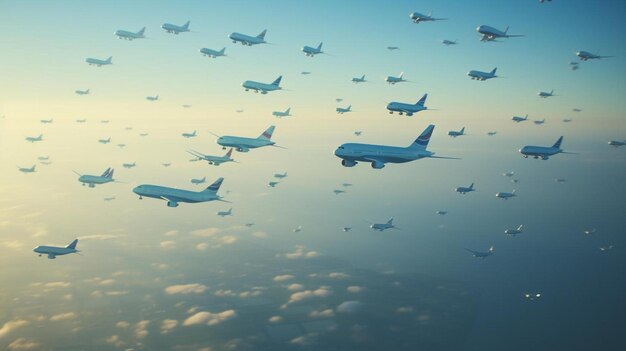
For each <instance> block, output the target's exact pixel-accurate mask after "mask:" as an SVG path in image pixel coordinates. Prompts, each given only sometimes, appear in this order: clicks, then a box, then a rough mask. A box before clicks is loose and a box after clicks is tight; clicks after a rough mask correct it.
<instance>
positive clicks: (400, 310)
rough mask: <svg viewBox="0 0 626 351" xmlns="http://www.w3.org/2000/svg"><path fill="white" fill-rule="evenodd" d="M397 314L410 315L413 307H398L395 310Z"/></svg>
mask: <svg viewBox="0 0 626 351" xmlns="http://www.w3.org/2000/svg"><path fill="white" fill-rule="evenodd" d="M396 312H397V313H411V312H413V307H398V308H397V309H396Z"/></svg>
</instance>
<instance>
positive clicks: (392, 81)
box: [385, 72, 406, 84]
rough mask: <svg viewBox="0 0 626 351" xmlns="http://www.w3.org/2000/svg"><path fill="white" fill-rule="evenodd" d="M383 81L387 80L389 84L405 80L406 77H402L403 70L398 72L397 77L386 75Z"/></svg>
mask: <svg viewBox="0 0 626 351" xmlns="http://www.w3.org/2000/svg"><path fill="white" fill-rule="evenodd" d="M385 82H387V83H389V84H396V83H402V82H406V79H404V72H400V75H399V76H397V77H394V76H387V78H385Z"/></svg>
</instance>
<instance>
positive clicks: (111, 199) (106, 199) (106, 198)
mask: <svg viewBox="0 0 626 351" xmlns="http://www.w3.org/2000/svg"><path fill="white" fill-rule="evenodd" d="M113 200H115V196H109V197H105V198H104V201H113Z"/></svg>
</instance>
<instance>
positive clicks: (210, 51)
mask: <svg viewBox="0 0 626 351" xmlns="http://www.w3.org/2000/svg"><path fill="white" fill-rule="evenodd" d="M200 53H202V55H204V56H209V57H212V58H216V57H218V56H226V54H224V50H222V51H217V50H213V49H209V48H202V49H200Z"/></svg>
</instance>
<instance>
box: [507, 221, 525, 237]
mask: <svg viewBox="0 0 626 351" xmlns="http://www.w3.org/2000/svg"><path fill="white" fill-rule="evenodd" d="M523 228H524V226H523V225H521V224H520V226H519V227H517V228H515V229H507V230H505V231H504V234H506V235H512V236H515V235H517V234H521V233H523V232H524V229H523Z"/></svg>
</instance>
